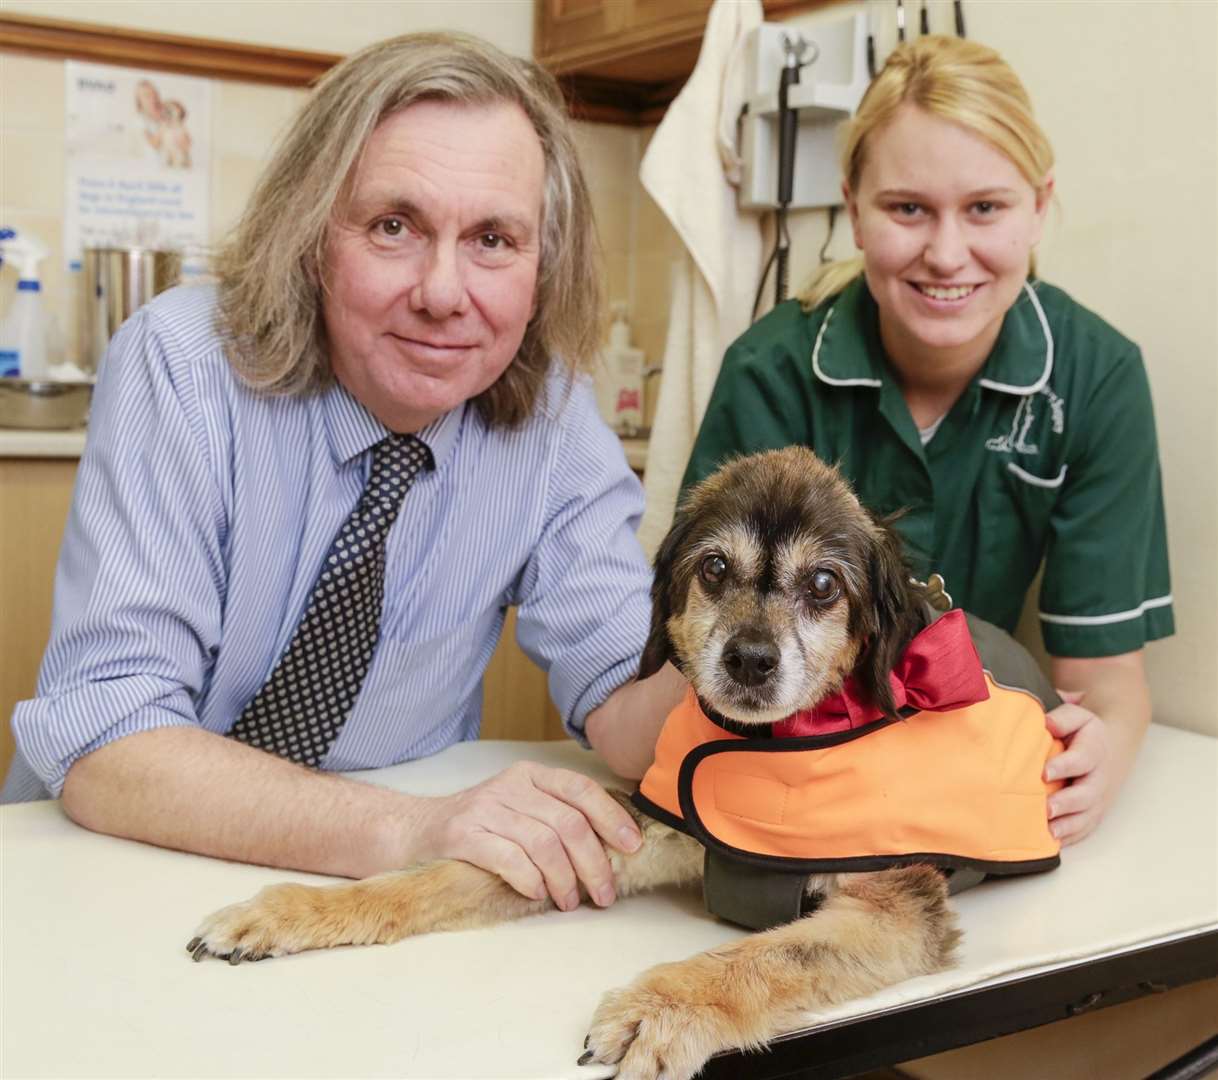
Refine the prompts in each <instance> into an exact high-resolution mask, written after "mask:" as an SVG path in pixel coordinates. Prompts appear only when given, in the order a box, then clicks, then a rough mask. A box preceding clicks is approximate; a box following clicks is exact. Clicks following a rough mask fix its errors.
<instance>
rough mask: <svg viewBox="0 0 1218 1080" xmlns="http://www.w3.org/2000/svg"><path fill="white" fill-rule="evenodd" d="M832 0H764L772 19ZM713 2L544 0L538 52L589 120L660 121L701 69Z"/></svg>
mask: <svg viewBox="0 0 1218 1080" xmlns="http://www.w3.org/2000/svg"><path fill="white" fill-rule="evenodd" d="M826 2H828V0H763V5H762V6H763V7H764V9H765V15H766V18H767V19H770V18H777V17H781V16H782V15H783V14H786V13H788V12H790V11H794V10H797V9H807V8H813V7H817V6H819V4H823V3H826ZM710 7H711V0H536V2H535V6H534V28H533V54H534V56H535V58H536V59H537V62H538V63H539V64H541V65H542V66H543V67H544V68H546V69H547V70H549V71H551V72H553V73H554V74H555V75H556V76H558V79H559V82H560V83H562V85H563V89H564V90H565V91H566V93H567V95H568V98H569V100H570V102H571V111H572V114H573V115H574V116H576V117H577V118H578V119H581V120H599V121H603V122H607V123H622V124H640V125H642V124H654V123H657V122H658V121H659V119H660V118H661V117H662V116H663V115H664V109H665V108H666V107H667V105H668V103H669V102H670V101H672V99H673V98H674V97H676V95H677V92H678V91H679V90H680V89H681V86H682V85H683V84H684V82H685V80H686V79H687V78H688V77H689V73H690V72H691V71H693V69H694V64H695V62H696V61H697V59H698V50H699V49H700V48H701V47H702V31H703V29H704V28H705V26H706V18H707V14H708V13H709V11H710Z"/></svg>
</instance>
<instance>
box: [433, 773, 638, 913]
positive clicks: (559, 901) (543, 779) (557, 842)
mask: <svg viewBox="0 0 1218 1080" xmlns="http://www.w3.org/2000/svg"><path fill="white" fill-rule="evenodd" d="M415 828H416V829H417V830H418V832H419V842H418V843H419V851H418V854H419V857H420V859H430V858H449V859H461V860H463V861H465V862H469V863H473V864H474V865H475V866H480V867H482V868H483V869H484V870H489V871H490V872H491V873H493V874H498V875H499V876H500V877H501V878H503V880H504V881H506V882H507V883H508V884H509V885H511V886H512V888H513V889H515V890H516V891H517V892H519V893H521V894H523V895H524V896H528V897H532V898H533V899H534V900H541V899H544V897H545V896H546V894H547V893H549V895H550V896H551V897H552V898H553V900H554V903H555V905H557V906H558V907H559V908H560V909H561V910H563V911H570V910H571V909H572V908H574V907H577V906H578V905H579V888H578V886H579V883H581V882H582V883H583V886H584V888H585V890H586V891H587V893H588V895H589V896H591V898H592V899H593V901H595V902H596V903H597V904H599V905H600V906H601V907H607V906H608V905H609V904H612V903H613V901H614V899H615V893H614V888H613V871H612V869H611V868H610V866H609V860H608V858H607V857H606V855H605V851H604V848H603V847H602V846H601V841H602V840H603V841H604V842H605V843H606V844H608V845H610V846H611V847H615V848H617V849H618V850H619V851H624V852H632V851H635V850H637V849H638V846H639V844H640V843H641V842H642V837H641V836H640V834H639V830H638V828H637V827H636V826H635V824H634V822H633V820H632V819H631V817H630V815H629V814H628V813H626V811H625V810H623V809H622V807H621V806H620V805H618V803H617V802H616V801H615V800H614V799H613V797H612V796H610V795H609V794H608V793H607V792H606V791H605V789H604V788H602V787H601V786H600V785H599V784H597V783H596V782H595V781H593V780H590V779H589V778H588V777H586V776H583V775H582V774H580V773H576V772H571V771H569V770H567V769H553V768H548V767H547V766H544V765H538V764H535V763H533V762H518V763H517V764H515V765H512V766H509V767H508V768H507V769H505V770H504V771H503V772H501V773H499V774H498V775H497V776H493V777H491V779H489V780H487V781H485V782H483V783H481V784H477V785H476V786H474V787H472V788H468V789H466V790H465V791H461V792H458V793H457V794H456V795H448V796H443V797H440V798H435V799H428V800H425V803H424V805H423V806H422V807H421V809H420V811H419V817H418V819H416V822H415ZM598 837H599V839H598Z"/></svg>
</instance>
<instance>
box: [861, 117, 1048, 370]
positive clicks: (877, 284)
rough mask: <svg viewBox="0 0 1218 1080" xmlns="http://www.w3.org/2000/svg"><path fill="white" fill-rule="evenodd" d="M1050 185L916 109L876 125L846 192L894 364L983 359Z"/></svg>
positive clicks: (1018, 279) (1023, 273)
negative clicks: (930, 357)
mask: <svg viewBox="0 0 1218 1080" xmlns="http://www.w3.org/2000/svg"><path fill="white" fill-rule="evenodd" d="M1052 189H1053V181H1052V177H1051V176H1050V177H1046V178H1045V183H1044V184H1043V185H1042V187H1041V189H1040V191H1039V192H1038V191H1037V190H1036V189H1034V188H1033V187H1032V185H1031V184H1030V183H1028V181H1027V180H1026V179H1025V178H1024V176H1023V174H1022V173H1021V172H1020V171H1019V170H1018V169H1017V168H1016V167H1015V164H1014V163H1013V162H1012V161H1011V160H1010V159H1009V158H1008V157H1006V155H1004V154H1003V153H1001V152H1000V151H999V150H997V149H995V148H994V147H993V146H991V145H990V144H989V143H988V142H986V141H985V140H984V139H982V138H980V137H979V136H977V135H974V134H972V133H971V132H969V131H968V130H966V129H965V128H963V127H960V126H959V125H957V124H953V123H950V122H948V121H946V120H941V119H939V118H938V117H936V116H932V115H931V114H929V113H927V112H924V111H923V110H922V109H919V108H917V107H916V106H913V105H906V106H903V107H902V108H901V110H900V111H899V112H898V113H897V115H896V117H895V118H894V119H893V120H892V121H891V122H890V123H888V124H887V125H886V126H885V127H883V128H881V129H879V130H878V131H875V132H873V133H872V135H871V136H870V138H869V139H868V141H867V147H866V157H865V159H864V163H863V168H862V173H861V175H860V177H859V183H858V188H857V190H854V191H852V190H850V188H849V186H848V185H847V186H845V187H844V191H845V195H846V204H847V207H848V209H849V211H850V218H851V222H852V223H853V226H854V242H855V244H856V245H857V246H858V247H859V249H860V250H861V251H862V253H863V262H864V267H865V272H866V276H867V284H868V286H869V288H870V289H871V294H872V296H874V297H875V300H876V303H877V304H878V305H879V309H880V331H881V338H882V340H883V342H884V347H885V348H886V349H887V350H888V352H889V355H890V356H891V357H892V359H893V360H895V361H897V362H898V363H899V362H900V361H901V360H903V359H904V360H912V359H915V358H918V357H924V356H926V354H927V352H928V351H931V352H939V351H942V352H943V354H944V356H945V357H960V358H964V359H968V360H971V361H975V362H976V363H977V364H978V365H980V364H981V363H982V362H984V360H985V357H986V356H987V355H988V354H989V351H990V348H991V347H992V346H993V344H994V341H995V340H996V338H997V337H998V332H999V330H1000V329H1001V327H1002V320H1003V317H1004V316H1005V315H1006V312H1007V310H1008V309H1009V308H1010V307H1011V305H1012V304H1013V303H1014V302H1015V300H1016V299H1017V298H1018V296H1019V293H1020V290H1021V288H1022V286H1023V282H1024V280H1025V278H1026V277H1027V273H1028V260H1029V257H1030V255H1031V253H1032V249H1033V248H1034V247H1035V246H1036V244H1037V242H1038V241H1039V240H1040V236H1041V231H1042V228H1043V225H1044V218H1045V211H1046V209H1047V208H1048V203H1049V196H1050V193H1051V192H1052Z"/></svg>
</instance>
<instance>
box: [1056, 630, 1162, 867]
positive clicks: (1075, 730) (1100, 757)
mask: <svg viewBox="0 0 1218 1080" xmlns="http://www.w3.org/2000/svg"><path fill="white" fill-rule="evenodd" d="M1052 677H1053V684H1054V685H1055V686H1056V687H1057V688H1058V689H1059V691H1065V693H1064V694H1063V696H1064V697H1065V698H1066V704H1065V705H1061V706H1059V707H1058V708H1056V709H1054V710H1053V711H1052V712H1051V713H1049V718H1048V722H1049V730H1050V731H1051V732H1052V733H1053V734H1054V735H1056V736H1057V737H1058V738H1060V739H1061V740H1062V741H1063V742H1064V743H1065V744H1066V749H1065V750H1064V751H1063V752H1062V753H1060V754H1058V755H1057V756H1056V757H1055V758H1052V759H1051V760H1050V761H1049V763H1048V764H1047V765H1046V766H1045V779H1047V780H1063V779H1064V780H1066V781H1068V786H1066V787H1064V788H1062V789H1061V790H1060V791H1058V792H1056V793H1055V794H1054V795H1051V796H1050V797H1049V820H1050V822H1051V827H1052V830H1053V835H1054V836H1056V837H1057V838H1058V839H1059V840H1061V841H1062V843H1064V844H1072V843H1074V842H1075V841H1078V840H1081V839H1082V838H1083V837H1084V836H1087V835H1088V834H1089V833H1091V832H1092V831H1093V830H1094V829H1095V828H1096V826H1097V825H1099V823H1100V821H1101V820H1102V819H1103V817H1104V815H1105V814H1106V813H1107V812H1108V808H1109V807H1110V806H1111V805H1112V804H1113V802H1114V801H1115V800H1116V797H1117V793H1118V792H1119V791H1120V790H1121V787H1122V785H1123V784H1124V783H1125V780H1126V778H1127V777H1128V776H1129V773H1130V771H1131V770H1132V768H1133V763H1134V759H1135V758H1136V756H1137V753H1138V747H1139V746H1140V745H1141V744H1142V737H1143V736H1144V735H1145V734H1146V727H1147V725H1148V724H1149V723H1150V711H1151V710H1150V689H1149V687H1148V686H1147V683H1146V667H1145V663H1144V659H1143V650H1141V649H1138V650H1137V651H1136V652H1129V653H1123V654H1121V655H1119V656H1102V657H1095V658H1088V659H1081V658H1077V657H1062V656H1055V657H1053V658H1052Z"/></svg>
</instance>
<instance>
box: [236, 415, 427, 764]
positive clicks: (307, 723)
mask: <svg viewBox="0 0 1218 1080" xmlns="http://www.w3.org/2000/svg"><path fill="white" fill-rule="evenodd" d="M431 464H432V456H431V451H430V450H429V449H428V447H427V444H426V443H423V442H421V441H420V440H418V439H416V438H415V437H414V436H413V435H390V436H389V437H388V438H386V439H383V440H382V441H381V442H379V443H377V444H376V446H375V447H374V448H373V451H372V468H371V470H370V471H369V473H368V483H367V484H366V485H365V487H364V493H363V495H361V496H360V500H359V503H358V504H357V505H356V507H355V509H354V510H352V511H351V516H350V517H349V518H347V520H346V521H345V522H344V523H343V527H342V528H341V529H339V531H338V536H337V537H335V539H334V543H333V544H331V545H330V550H329V552H328V553H327V554H326V560H325V562H324V563H323V565H322V572H321V575H320V576H319V577H318V579H317V582H316V583H315V584H314V586H313V592H312V593H311V594H310V596H309V601H308V604H307V605H306V607H305V612H304V615H302V616H301V619H300V625H299V626H297V627H296V633H295V634H294V635H293V637H292V640H291V641H290V642H289V643H288V647H287V650H286V651H285V652H284V654H283V656H282V657H280V660H279V663H278V664H276V665H275V670H274V671H272V672H271V676H270V678H269V679H267V681H266V683H265V684H264V685H263V687H262V689H261V690H259V691H258V693H257V694H255V695H254V699H253V700H252V701H251V702H250V703H249V704H248V705H247V706H246V707H245V711H244V712H242V714H241V716H240V718H239V719H238V720H237V723H236V724H234V725H233V728H232V730H231V731H230V732H229V735H231V736H232V737H233V738H234V739H237V740H238V741H239V742H243V743H248V744H249V745H250V746H256V747H258V749H260V750H266V751H268V752H270V753H272V754H278V755H279V756H280V757H285V758H290V759H291V760H292V761H296V762H299V763H300V764H301V765H309V766H313V767H314V768H315V767H317V765H319V764H320V762H321V760H322V759H323V758H324V757H325V756H326V754H327V753H328V752H329V750H330V747H331V746H332V745H333V744H334V740H335V739H337V738H338V733H339V731H340V729H341V728H342V726H343V724H344V723H345V722H346V719H347V716H348V714H349V713H350V712H351V707H352V705H354V704H355V699H356V698H357V697H358V696H359V691H360V687H361V686H362V685H363V682H364V675H365V674H366V673H367V671H368V664H369V662H370V661H371V660H372V654H373V652H374V651H375V649H376V642H377V638H378V637H379V636H380V623H381V605H382V603H383V601H384V596H385V537H386V536H388V534H389V529H390V527H391V526H392V525H393V522H394V519H395V518H396V517H397V516H398V511H399V510H400V509H401V507H402V499H403V497H404V496H405V494H406V492H407V490H408V489H409V488H410V485H411V484H412V483H413V482H414V478H415V476H417V475H418V473H419V470H420V469H422V468H424V467H425V466H427V467H430V466H431Z"/></svg>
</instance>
